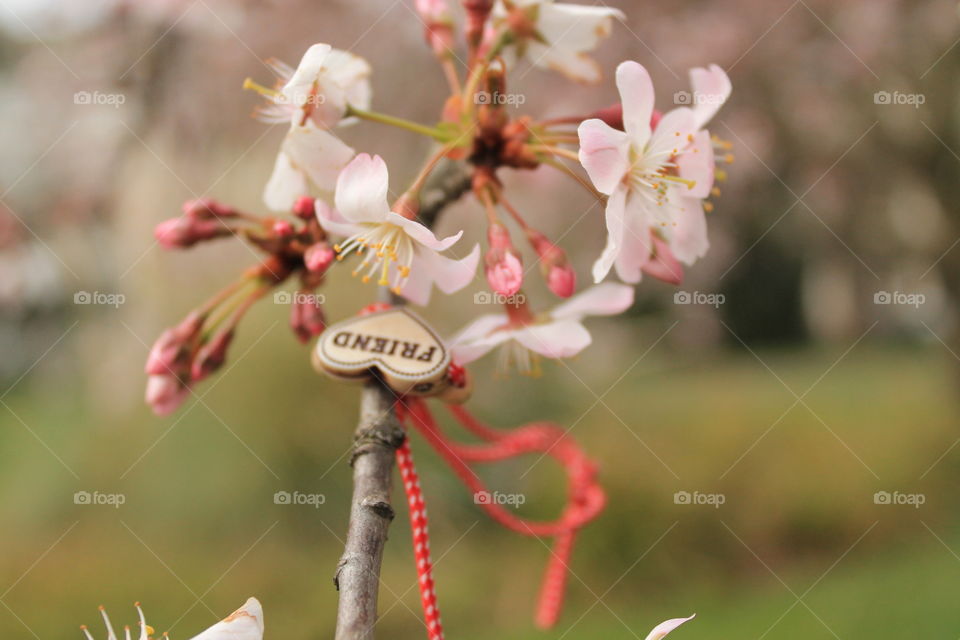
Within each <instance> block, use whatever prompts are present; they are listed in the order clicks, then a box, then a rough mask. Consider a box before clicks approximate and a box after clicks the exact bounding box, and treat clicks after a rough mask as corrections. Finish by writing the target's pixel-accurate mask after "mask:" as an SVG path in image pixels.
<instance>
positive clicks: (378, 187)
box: [335, 153, 390, 222]
mask: <svg viewBox="0 0 960 640" xmlns="http://www.w3.org/2000/svg"><path fill="white" fill-rule="evenodd" d="M389 183H390V176H389V172H388V171H387V165H386V163H385V162H384V161H383V158H381V157H380V156H373V157H371V156H370V155H368V154H366V153H361V154H360V155H358V156H357V157H356V158H354V159H353V160H352V161H351V162H350V164H348V165H347V166H346V168H344V170H343V171H341V172H340V177H339V178H338V179H337V195H336V198H335V202H336V205H337V211H339V212H340V215H342V216H343V217H344V218H346V219H347V220H350V221H352V222H383V221H384V219H386V217H387V214H389V213H390V204H389V203H388V202H387V190H388V188H389Z"/></svg>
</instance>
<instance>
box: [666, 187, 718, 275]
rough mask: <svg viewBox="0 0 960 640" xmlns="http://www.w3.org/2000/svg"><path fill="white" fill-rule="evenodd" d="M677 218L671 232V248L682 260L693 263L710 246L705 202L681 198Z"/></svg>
mask: <svg viewBox="0 0 960 640" xmlns="http://www.w3.org/2000/svg"><path fill="white" fill-rule="evenodd" d="M676 220H677V224H676V226H675V227H673V229H672V230H671V232H670V249H671V250H672V251H673V253H674V255H675V256H677V259H678V260H680V262H683V263H684V264H693V263H694V262H696V261H697V259H698V258H702V257H703V256H704V255H705V254H706V253H707V249H709V248H710V240H709V239H708V237H707V217H706V215H705V214H704V212H703V202H702V201H701V200H698V199H697V198H681V199H680V202H679V206H678V207H677V215H676Z"/></svg>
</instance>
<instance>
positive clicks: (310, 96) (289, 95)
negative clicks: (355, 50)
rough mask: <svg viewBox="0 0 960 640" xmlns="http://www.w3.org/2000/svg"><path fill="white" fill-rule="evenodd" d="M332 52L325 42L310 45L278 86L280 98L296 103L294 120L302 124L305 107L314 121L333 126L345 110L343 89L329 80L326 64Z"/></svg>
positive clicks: (325, 125) (323, 125)
mask: <svg viewBox="0 0 960 640" xmlns="http://www.w3.org/2000/svg"><path fill="white" fill-rule="evenodd" d="M331 52H332V49H331V47H330V45H328V44H315V45H313V46H311V47H310V48H309V49H307V52H306V53H305V54H303V58H302V59H301V60H300V64H298V65H297V69H296V71H294V72H293V76H291V77H290V80H288V81H287V84H285V85H284V86H283V88H282V89H281V90H280V93H281V94H282V95H283V100H285V101H286V102H287V103H289V104H291V105H293V106H295V107H297V109H295V111H294V114H293V124H295V125H300V124H303V123H302V120H303V116H304V112H305V111H309V113H310V119H311V120H312V121H313V122H315V123H316V124H318V125H319V126H321V127H324V128H330V127H333V126H335V125H336V124H337V123H338V122H339V121H340V119H341V118H342V117H343V115H344V112H345V111H346V96H345V93H344V90H343V89H342V88H341V86H340V85H339V84H338V83H336V82H333V81H331V79H330V78H329V74H328V70H327V68H326V65H327V63H328V61H329V56H330V53H331Z"/></svg>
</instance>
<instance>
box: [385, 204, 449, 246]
mask: <svg viewBox="0 0 960 640" xmlns="http://www.w3.org/2000/svg"><path fill="white" fill-rule="evenodd" d="M384 222H389V223H390V224H395V225H397V226H398V227H401V228H402V229H403V230H404V231H405V232H406V234H407V235H408V236H410V237H411V238H413V239H414V240H416V241H417V242H419V243H420V244H422V245H423V246H425V247H427V248H428V249H430V250H431V251H446V250H447V249H449V248H450V247H452V246H453V245H454V244H455V243H456V242H457V240H459V239H460V236H462V235H463V231H462V230H461V231H459V232H458V233H456V234H455V235H452V236H448V237H446V238H444V239H443V240H439V239H437V236H436V235H435V234H434V233H433V231H431V230H430V229H428V228H426V227H425V226H423V225H422V224H420V223H419V222H417V221H416V220H411V219H410V218H404V217H403V216H401V215H400V214H399V213H394V212H393V211H391V212H389V213H388V214H387V215H386V217H385V218H384Z"/></svg>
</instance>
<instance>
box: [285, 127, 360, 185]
mask: <svg viewBox="0 0 960 640" xmlns="http://www.w3.org/2000/svg"><path fill="white" fill-rule="evenodd" d="M282 148H283V151H284V152H285V153H286V154H287V156H289V158H290V163H291V164H292V165H293V167H294V168H295V169H299V170H300V171H302V172H303V173H305V174H306V175H307V177H309V178H310V181H311V182H312V183H313V184H315V185H316V186H317V187H318V188H319V189H321V190H323V191H327V192H329V191H332V190H333V188H334V185H335V184H337V175H338V174H339V173H340V171H341V170H342V169H343V168H344V166H346V165H347V163H348V162H350V158H352V157H353V149H351V148H350V147H349V146H347V145H346V144H345V143H344V142H343V141H342V140H340V138H338V137H336V136H335V135H333V134H331V133H329V132H327V131H324V130H323V129H317V128H316V127H313V126H304V127H300V126H293V127H291V128H290V131H288V132H287V137H286V138H284V141H283V147H282ZM302 195H306V193H304V192H301V193H298V194H297V196H298V197H299V196H302Z"/></svg>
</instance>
